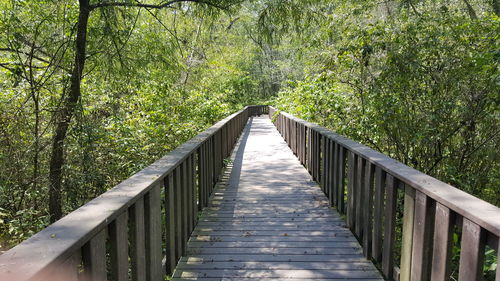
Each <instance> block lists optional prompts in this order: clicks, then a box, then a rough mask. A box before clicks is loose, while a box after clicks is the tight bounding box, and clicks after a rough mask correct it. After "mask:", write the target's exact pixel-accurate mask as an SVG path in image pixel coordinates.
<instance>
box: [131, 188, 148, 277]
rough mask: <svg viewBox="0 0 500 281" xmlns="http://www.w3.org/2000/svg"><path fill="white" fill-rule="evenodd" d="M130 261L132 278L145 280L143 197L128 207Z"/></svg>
mask: <svg viewBox="0 0 500 281" xmlns="http://www.w3.org/2000/svg"><path fill="white" fill-rule="evenodd" d="M130 236H131V237H130V250H131V251H130V261H131V264H132V280H133V281H144V280H146V238H145V229H144V199H143V198H139V199H138V200H137V201H136V202H135V204H134V205H132V207H130Z"/></svg>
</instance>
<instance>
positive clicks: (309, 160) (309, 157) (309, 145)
mask: <svg viewBox="0 0 500 281" xmlns="http://www.w3.org/2000/svg"><path fill="white" fill-rule="evenodd" d="M307 171H308V172H309V174H310V175H311V176H312V131H311V128H307Z"/></svg>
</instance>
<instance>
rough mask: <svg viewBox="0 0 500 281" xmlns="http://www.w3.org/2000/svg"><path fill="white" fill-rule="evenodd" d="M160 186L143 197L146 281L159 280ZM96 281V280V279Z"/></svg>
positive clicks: (160, 270)
mask: <svg viewBox="0 0 500 281" xmlns="http://www.w3.org/2000/svg"><path fill="white" fill-rule="evenodd" d="M160 194H161V191H160V185H158V184H157V185H155V186H154V187H153V188H152V189H151V190H150V191H149V192H148V193H146V195H145V197H144V207H145V212H144V215H145V225H146V281H155V280H161V279H162V278H163V270H162V264H161V260H162V245H161V205H160V204H161V203H160ZM96 280H98V279H96ZM104 280H105V279H104Z"/></svg>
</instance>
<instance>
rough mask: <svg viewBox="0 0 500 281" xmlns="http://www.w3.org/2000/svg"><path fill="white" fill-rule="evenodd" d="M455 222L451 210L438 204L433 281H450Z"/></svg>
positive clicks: (433, 256)
mask: <svg viewBox="0 0 500 281" xmlns="http://www.w3.org/2000/svg"><path fill="white" fill-rule="evenodd" d="M454 220H455V218H454V217H453V213H452V212H451V211H450V209H448V208H447V207H445V206H443V205H442V204H440V203H437V204H436V217H435V222H434V247H433V253H432V273H431V280H433V281H445V280H448V279H449V276H450V262H451V255H452V253H451V248H452V242H453V236H452V235H453V221H454Z"/></svg>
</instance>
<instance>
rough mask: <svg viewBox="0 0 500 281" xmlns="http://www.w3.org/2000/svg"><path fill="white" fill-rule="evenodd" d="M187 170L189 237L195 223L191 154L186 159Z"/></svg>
mask: <svg viewBox="0 0 500 281" xmlns="http://www.w3.org/2000/svg"><path fill="white" fill-rule="evenodd" d="M184 166H185V168H186V170H185V188H186V193H187V195H186V200H187V211H186V212H187V234H188V237H189V234H191V231H193V228H194V224H193V220H194V213H193V205H192V204H193V200H192V198H193V189H192V183H191V156H190V157H188V158H187V159H186V162H185V164H184Z"/></svg>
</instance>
